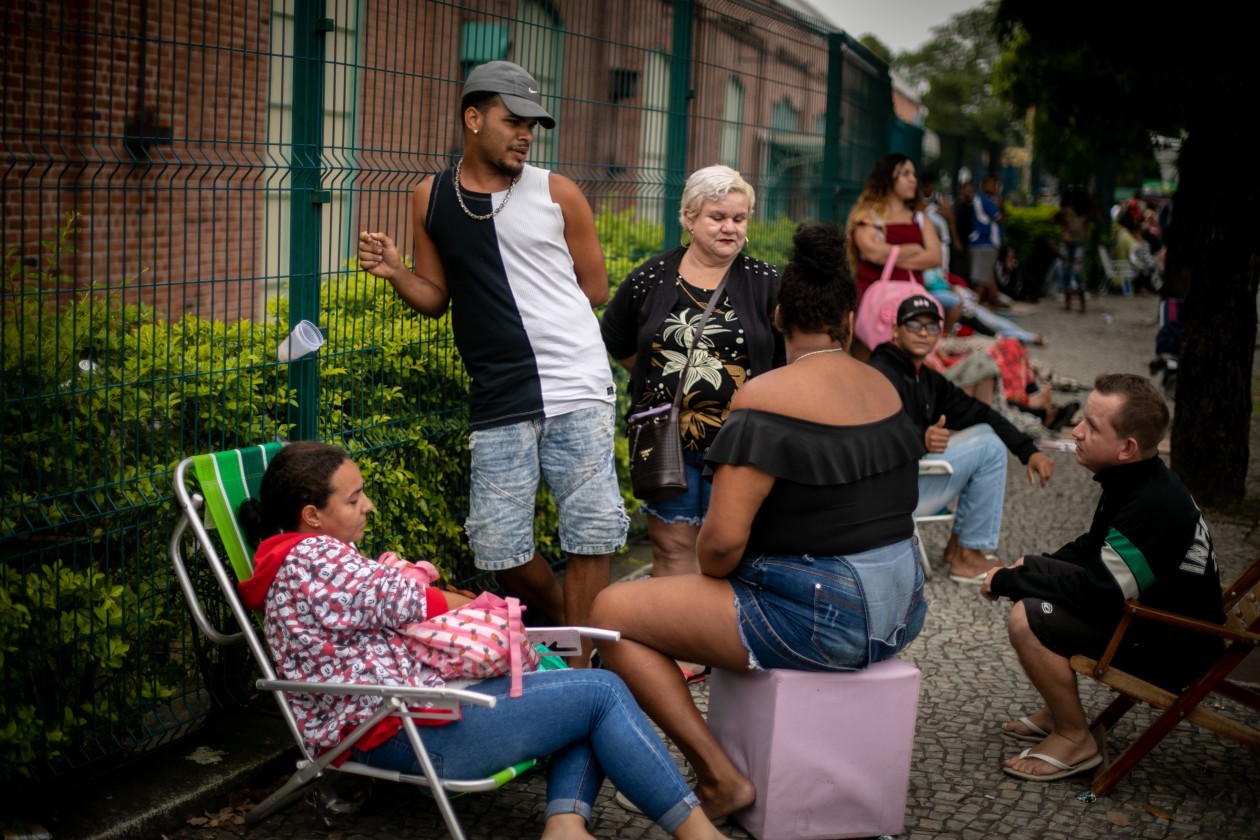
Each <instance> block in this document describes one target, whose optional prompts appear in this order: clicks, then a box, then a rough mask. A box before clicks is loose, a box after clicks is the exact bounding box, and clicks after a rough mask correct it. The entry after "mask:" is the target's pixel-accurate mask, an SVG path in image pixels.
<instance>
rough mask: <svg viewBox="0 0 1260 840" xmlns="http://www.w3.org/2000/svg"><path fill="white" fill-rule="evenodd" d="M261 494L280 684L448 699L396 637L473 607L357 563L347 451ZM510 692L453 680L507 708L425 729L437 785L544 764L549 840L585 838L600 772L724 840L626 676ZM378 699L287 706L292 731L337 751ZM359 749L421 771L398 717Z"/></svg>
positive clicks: (300, 447) (310, 700)
mask: <svg viewBox="0 0 1260 840" xmlns="http://www.w3.org/2000/svg"><path fill="white" fill-rule="evenodd" d="M259 496H260V498H259V499H258V500H250V501H247V502H245V504H243V505H242V506H241V511H240V519H241V523H242V525H244V526H245V528H246V530H247V531H248V532H249V534H250V536H251V537H253V538H255V539H256V540H261V544H260V545H259V549H258V552H257V555H256V561H255V570H254V576H253V577H252V578H250V579H249V580H247V581H244V582H243V583H242V584H241V592H242V596H243V600H244V601H245V602H246V605H247V606H249V607H250V608H252V609H265V615H264V618H265V620H264V630H265V634H266V637H267V642H268V644H269V645H270V647H271V650H272V651H273V653H274V655H275V658H276V662H277V666H278V670H279V673H280V677H281V679H290V680H305V681H311V682H339V683H360V684H380V683H383V684H389V685H415V686H430V687H441V686H442V685H443V681H442V680H441V679H440V678H439V677H438V676H437V674H435V673H434V672H433V671H431V670H429V669H428V668H427V667H425V666H423V665H421V664H420V663H419V662H418V661H417V659H416V657H415V655H414V654H413V652H412V650H411V649H410V648H409V647H408V644H407V642H406V641H405V637H404V636H403V635H402V634H401V633H399V632H397V628H401V627H403V626H405V625H407V624H410V623H411V622H415V621H421V620H423V619H425V618H426V617H430V616H433V615H436V614H438V613H439V612H444V611H446V610H447V609H448V608H453V607H455V606H459V605H462V604H463V603H464V602H465V600H466V599H464V598H463V597H462V596H457V595H455V594H453V593H444V592H440V591H438V590H436V589H433V588H432V587H427V586H426V585H425V583H424V582H423V580H420V579H418V578H417V577H416V576H412V575H408V574H405V573H404V571H403V570H402V569H400V568H398V566H396V565H394V564H391V563H384V562H378V561H377V560H373V559H372V558H370V557H365V556H364V555H362V554H360V553H359V551H358V550H357V549H356V548H355V546H354V543H355V541H356V540H359V539H361V538H362V537H363V531H364V526H365V525H366V523H367V517H368V514H369V513H371V512H372V510H373V505H372V502H371V501H370V500H369V499H368V497H367V494H366V493H364V490H363V478H362V476H361V475H360V473H359V470H358V468H357V467H356V466H355V465H354V462H353V461H351V460H350V459H349V457H348V456H347V455H346V453H344V452H343V451H342V450H340V449H338V448H336V447H334V446H329V445H327V444H322V443H315V442H311V441H303V442H298V443H292V444H290V445H288V446H286V447H284V449H282V450H281V451H280V452H279V454H278V455H277V456H276V457H275V459H274V460H273V461H272V462H271V465H270V466H269V467H268V468H267V472H266V474H265V475H264V476H263V480H262V486H261V489H260V492H259ZM675 673H677V671H676V670H675ZM510 683H511V677H508V676H504V677H496V678H493V679H489V680H483V681H480V682H476V683H473V684H472V685H456V684H453V683H447V685H448V686H449V687H451V688H468V689H470V690H474V691H477V692H481V693H484V694H489V695H492V696H494V697H496V698H497V699H498V700H499V702H498V704H497V705H496V706H495V707H494V708H491V709H487V708H482V707H478V706H468V707H465V708H464V709H462V717H461V719H460V720H457V721H453V722H448V723H445V724H444V725H440V726H434V727H430V728H426V729H425V730H424V743H425V746H426V748H427V751H428V752H429V753H430V755H432V756H433V757H434V762H435V764H436V765H437V766H438V770H439V772H440V773H441V775H442V776H443V777H444V778H448V779H470V778H477V777H480V776H486V775H490V774H492V773H494V772H496V771H498V770H501V769H503V768H504V767H508V766H510V765H512V764H515V763H518V762H521V761H525V760H527V759H530V758H537V757H539V756H544V755H551V762H550V766H549V769H548V803H547V810H546V812H545V814H544V819H545V821H546V822H545V827H544V830H543V834H542V836H543V838H545V840H553V838H554V839H555V840H558V839H559V838H570V837H574V838H586V837H590V836H591V835H590V834H589V833H588V832H587V830H586V822H587V820H588V819H589V817H590V815H591V808H592V806H593V805H594V803H595V797H596V796H597V795H598V793H599V790H600V786H601V784H602V783H603V779H604V774H605V772H607V774H608V776H609V777H611V779H612V781H613V783H614V784H616V785H617V787H618V788H619V789H620V790H621V791H623V792H624V793H625V794H626V795H627V796H628V797H630V799H631V800H633V801H634V803H635V804H636V805H638V806H639V807H640V808H642V810H643V811H644V813H646V814H647V815H648V816H649V817H651V818H652V819H653V820H655V821H656V823H657V824H658V825H660V826H661V828H663V829H664V830H665V831H667V832H670V833H671V834H672V835H673V836H675V837H679V838H693V837H695V838H716V837H720V836H721V835H719V834H718V833H717V830H716V829H715V828H714V827H713V825H712V824H711V823H710V822H709V820H708V819H707V818H706V817H705V814H704V812H703V811H702V810H701V809H700V808H699V807H698V802H697V799H696V797H695V795H694V794H693V793H692V792H691V791H690V790H689V789H688V787H687V784H686V782H685V781H684V779H683V777H682V775H681V774H680V773H679V772H678V769H677V767H676V766H675V764H674V761H673V759H672V758H671V757H670V755H669V752H668V751H667V750H666V749H665V746H664V744H662V743H661V740H660V738H658V737H657V735H656V733H655V732H654V731H653V730H652V727H651V724H650V723H648V720H647V718H646V717H644V715H643V713H642V712H641V711H640V710H639V708H638V707H637V706H636V705H635V703H634V699H633V698H632V697H631V696H630V693H629V692H628V691H627V690H626V687H625V685H624V684H623V683H622V682H621V680H620V678H618V677H616V676H615V675H613V674H610V673H608V672H606V671H590V670H556V671H545V672H537V673H530V674H526V675H525V676H524V680H523V688H524V692H523V695H522V696H520V697H517V698H511V699H509V697H508V693H509V690H510ZM380 702H381V700H380V698H375V697H360V698H355V697H341V696H336V697H334V696H331V695H326V696H324V697H313V696H310V695H302V694H295V695H293V696H292V705H293V709H294V713H295V715H296V716H297V722H298V725H299V727H300V728H301V730H302V732H303V734H304V737H305V738H306V741H307V743H308V744H309V745H310V747H311V749H312V751H313V752H315V753H319V752H322V751H323V750H327V749H329V748H331V747H333V746H335V745H336V744H337V743H338V742H339V741H340V740H341V738H342V733H343V732H346V731H349V730H350V729H352V728H353V727H354V726H355V725H357V724H358V723H360V722H362V721H364V720H366V719H367V718H368V717H370V716H371V715H372V713H373V712H375V711H376V709H377V707H378V706H379V704H380ZM360 744H363V745H364V749H358V745H356V748H355V749H354V750H353V753H354V758H355V760H357V761H360V762H363V763H365V764H370V765H374V766H377V767H381V768H385V769H390V770H401V771H403V772H411V773H417V774H418V773H420V772H421V769H420V767H419V764H418V762H417V760H416V758H415V755H414V753H413V752H412V749H411V746H410V743H409V741H408V740H407V738H406V735H405V733H404V732H402V731H400V727H399V723H398V720H397V718H386V719H385V721H384V722H383V723H382V724H381V727H380V729H379V730H378V731H376V732H373V733H370V734H369V735H367V736H365V737H364V740H363V741H360Z"/></svg>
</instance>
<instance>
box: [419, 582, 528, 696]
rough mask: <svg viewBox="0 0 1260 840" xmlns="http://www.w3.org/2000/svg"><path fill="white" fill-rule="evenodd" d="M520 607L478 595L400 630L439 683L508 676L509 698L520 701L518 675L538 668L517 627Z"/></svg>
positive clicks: (488, 594) (485, 594)
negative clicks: (451, 608) (459, 605)
mask: <svg viewBox="0 0 1260 840" xmlns="http://www.w3.org/2000/svg"><path fill="white" fill-rule="evenodd" d="M523 609H525V608H524V607H522V606H521V602H520V601H518V600H517V599H516V598H508V599H506V600H504V599H503V598H500V597H499V596H498V595H495V594H494V593H493V592H482V593H481V594H480V595H478V596H477V597H476V598H474V599H473V600H472V602H470V603H469V604H466V605H465V606H463V607H460V608H459V609H456V610H452V611H450V612H446V613H442V614H441V615H437V616H434V617H433V618H430V619H426V620H425V621H417V622H414V623H412V624H409V625H407V626H406V627H404V628H403V629H402V631H401V632H402V633H403V634H404V635H406V636H407V637H408V646H409V647H410V648H411V650H412V652H413V653H415V654H416V657H417V658H418V659H419V660H420V661H421V662H423V663H424V664H425V665H428V666H429V667H430V668H432V669H433V670H435V671H437V673H438V676H440V677H442V679H447V680H453V679H462V678H467V679H487V678H489V677H498V676H502V675H504V674H509V673H510V674H511V675H512V689H511V691H510V692H509V696H511V697H520V696H521V675H522V674H523V673H524V672H525V671H533V670H536V669H537V668H538V663H539V661H540V657H539V654H538V651H537V650H535V649H534V646H533V645H531V644H530V643H529V637H528V636H526V634H525V629H524V626H523V625H522V624H521V610H523Z"/></svg>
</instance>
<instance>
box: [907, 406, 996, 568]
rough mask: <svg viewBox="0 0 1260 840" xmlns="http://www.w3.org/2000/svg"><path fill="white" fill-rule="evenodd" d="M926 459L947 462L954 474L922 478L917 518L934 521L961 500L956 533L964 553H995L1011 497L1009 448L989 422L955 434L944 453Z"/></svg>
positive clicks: (955, 524)
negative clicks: (1005, 502)
mask: <svg viewBox="0 0 1260 840" xmlns="http://www.w3.org/2000/svg"><path fill="white" fill-rule="evenodd" d="M924 460H936V461H948V462H949V465H950V466H951V467H953V468H954V474H953V475H921V476H919V505H918V507H916V508H915V509H914V515H915V516H930V515H932V514H934V513H936V512H937V511H939V510H940V509H941V508H943V507H945V506H946V505H947V504H949V501H950V499H952V498H954V497H955V496H957V497H958V508H957V511H956V512H955V515H954V528H953V531H954V533H955V534H957V535H958V543H959V545H961V546H963V547H964V548H971V549H976V550H977V551H992V550H993V549H995V548H997V544H998V535H999V533H1000V532H1001V530H1002V502H1003V500H1004V499H1005V498H1006V445H1005V444H1004V443H1002V440H1001V439H1000V438H999V437H998V436H997V433H996V432H994V431H993V429H992V428H990V427H989V425H988V424H987V423H977V424H976V425H974V426H972V427H970V428H968V429H963V430H962V431H958V432H951V433H950V435H949V445H948V446H946V447H945V451H944V452H942V453H935V454H934V453H929V454H928V455H926V456H925V458H924Z"/></svg>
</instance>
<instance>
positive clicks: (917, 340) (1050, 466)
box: [870, 295, 1054, 584]
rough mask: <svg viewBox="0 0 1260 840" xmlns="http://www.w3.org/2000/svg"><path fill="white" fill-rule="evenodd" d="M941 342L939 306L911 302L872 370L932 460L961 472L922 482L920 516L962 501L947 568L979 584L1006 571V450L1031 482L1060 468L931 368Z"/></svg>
mask: <svg viewBox="0 0 1260 840" xmlns="http://www.w3.org/2000/svg"><path fill="white" fill-rule="evenodd" d="M940 334H941V315H940V309H939V307H938V305H937V304H936V302H935V301H933V300H932V299H931V298H928V297H927V296H926V295H916V296H915V297H912V298H908V299H906V300H905V301H904V302H903V303H902V304H901V306H900V308H898V310H897V324H896V326H895V327H894V328H893V336H892V338H893V340H892V341H890V342H885V343H883V344H881V345H880V346H879V347H876V348H875V352H874V353H872V354H871V359H870V364H871V366H872V367H874V368H875V369H876V370H878V371H879V372H880V373H882V374H884V376H886V377H888V380H889V381H890V382H892V384H893V387H895V388H896V389H897V392H898V393H899V394H900V395H901V401H902V404H903V406H904V407H905V411H906V414H907V415H909V417H910V419H911V420H912V421H913V422H914V423H915V426H916V427H917V428H918V429H919V433H920V434H921V435H922V436H923V442H924V444H925V445H926V446H927V450H928V455H927V457H928V458H934V457H937V456H939V460H943V461H948V462H949V465H950V466H951V467H953V470H954V473H953V475H925V476H920V477H919V503H918V506H917V507H916V509H915V515H916V516H926V515H930V514H933V513H936V512H937V511H938V510H940V509H941V508H943V507H944V506H945V505H946V504H948V503H949V501H950V500H951V499H952V498H954V496H958V509H957V511H956V514H955V516H954V527H953V533H952V534H950V537H949V544H948V545H947V546H946V548H945V562H946V563H948V564H949V577H950V580H953V581H956V582H958V583H975V584H979V583H980V582H981V581H983V580H984V577H985V575H986V574H987V573H988V571H989V569H990V568H992V567H993V566H994V565H1000V564H1001V561H1000V560H998V559H997V557H995V556H994V555H993V554H992V552H993V551H994V550H995V549H996V548H997V544H998V534H999V532H1000V531H1001V528H1002V500H1003V498H1004V497H1005V495H1006V450H1007V449H1009V450H1010V451H1011V452H1013V453H1014V454H1015V455H1016V457H1018V458H1019V460H1020V461H1021V462H1023V463H1024V464H1026V465H1027V466H1028V480H1029V482H1032V481H1034V480H1037V479H1040V481H1041V486H1043V487H1044V486H1045V484H1046V482H1047V481H1049V480H1050V475H1051V473H1053V472H1054V462H1053V461H1051V460H1050V458H1049V457H1047V456H1046V455H1044V454H1043V453H1041V452H1038V451H1037V448H1036V444H1035V443H1034V442H1033V439H1032V438H1030V437H1028V436H1027V435H1025V434H1024V433H1022V432H1020V431H1019V430H1018V429H1016V428H1015V427H1014V426H1012V425H1011V423H1010V422H1009V421H1008V420H1006V418H1004V417H1002V415H1000V414H998V413H997V412H996V411H994V410H993V409H992V408H991V407H990V406H988V405H986V404H985V403H982V402H980V401H979V400H977V399H975V398H974V397H969V396H967V395H966V394H965V393H963V392H962V391H961V390H960V389H959V388H958V387H957V386H955V385H954V384H953V383H951V382H950V381H949V380H947V379H946V378H945V377H944V376H942V375H941V374H939V373H937V372H936V371H934V370H932V369H931V368H929V367H926V366H925V365H924V364H923V360H924V359H926V358H927V356H928V354H930V353H931V352H932V348H933V347H935V346H936V341H937V339H938V338H939V337H940Z"/></svg>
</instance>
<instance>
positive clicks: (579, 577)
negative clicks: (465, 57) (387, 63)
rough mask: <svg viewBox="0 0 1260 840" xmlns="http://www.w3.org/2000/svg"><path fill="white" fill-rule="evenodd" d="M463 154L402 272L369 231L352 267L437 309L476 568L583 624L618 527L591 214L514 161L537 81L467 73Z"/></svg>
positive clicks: (428, 182) (567, 190)
mask: <svg viewBox="0 0 1260 840" xmlns="http://www.w3.org/2000/svg"><path fill="white" fill-rule="evenodd" d="M460 118H461V121H462V125H463V139H464V152H463V155H462V157H461V158H460V159H459V160H458V161H456V162H455V165H454V166H452V167H450V168H448V169H446V170H443V171H442V172H439V173H438V174H437V175H436V176H434V177H432V178H426V179H425V180H424V181H423V182H422V183H421V184H420V185H419V186H418V187H416V188H415V190H414V191H413V192H412V196H411V216H412V225H413V237H414V240H415V268H414V269H412V270H409V269H408V268H407V267H406V266H404V265H403V262H402V260H401V259H400V257H399V254H398V251H397V249H396V248H395V246H394V243H393V241H392V240H391V239H390V238H389V237H388V236H386V235H385V234H383V233H367V232H364V233H363V234H361V235H360V237H359V264H360V265H361V266H362V267H363V268H364V269H365V270H367V271H368V272H370V273H371V274H373V275H375V276H377V277H381V278H384V279H386V280H388V281H389V283H390V284H391V285H392V286H393V287H394V289H395V290H396V291H397V292H398V294H399V295H400V296H401V297H402V298H403V300H405V301H406V302H407V303H408V304H409V305H410V306H411V307H412V308H414V309H416V310H417V311H419V312H421V313H423V314H425V315H429V316H431V317H439V316H441V315H442V314H443V313H444V312H445V311H446V309H447V306H448V305H451V304H453V306H451V327H452V331H453V332H454V337H455V344H456V346H457V347H458V348H459V352H460V356H461V357H462V358H463V360H464V365H465V367H466V368H467V369H468V373H469V375H470V377H471V378H472V388H471V395H470V402H471V421H470V428H471V435H470V437H469V443H468V446H469V450H470V451H471V455H472V469H471V479H470V482H469V483H470V503H469V514H468V520H467V522H466V523H465V525H464V529H465V531H466V532H467V534H468V540H469V543H470V544H471V546H472V549H473V554H474V556H475V558H476V563H477V567H478V568H481V569H485V570H490V571H494V572H496V573H497V574H498V575H499V577H500V579H501V580H502V581H503V583H504V584H505V586H507V587H508V588H509V589H510V590H511V591H513V592H514V593H517V594H519V595H520V596H521V598H522V600H524V601H525V602H526V603H528V604H530V605H531V606H534V607H535V608H536V609H537V610H538V611H539V612H541V613H544V614H545V615H546V617H547V618H550V619H553V620H563V621H565V622H566V623H569V624H576V625H585V624H588V623H589V613H590V605H591V602H592V601H593V600H594V598H595V595H596V594H597V593H598V592H599V591H600V590H601V589H603V588H604V587H605V586H607V585H608V575H609V555H610V554H611V553H612V552H613V551H616V550H617V549H619V548H620V547H621V546H622V545H624V544H625V538H626V531H627V527H628V522H629V520H628V518H627V517H626V513H625V509H624V507H623V505H622V502H621V493H620V489H619V487H618V484H617V476H616V473H615V471H614V467H613V414H614V402H615V391H614V387H613V381H612V373H611V370H610V368H609V365H608V358H607V354H606V353H605V352H604V345H603V341H602V339H601V338H600V333H599V323H598V321H597V320H596V318H595V315H594V313H593V312H592V309H591V308H592V307H594V306H598V305H600V304H602V303H604V302H605V301H606V300H607V299H608V274H607V271H606V269H605V267H604V255H603V251H602V249H601V248H600V244H599V239H598V237H597V236H596V233H595V219H594V216H593V215H592V213H591V208H590V205H589V204H588V203H587V201H586V198H585V196H583V195H582V192H581V190H579V189H578V187H577V185H576V184H574V183H573V182H572V181H571V180H569V179H568V178H565V177H564V176H562V175H557V174H556V173H554V172H548V171H547V170H545V169H538V168H536V167H533V166H530V165H528V164H527V163H525V160H526V157H527V156H528V153H529V148H530V144H531V142H532V140H533V135H534V131H535V130H536V129H537V127H538V126H543V127H545V128H548V129H550V128H554V127H555V120H554V119H553V118H552V116H551V115H550V114H549V113H548V112H547V110H546V109H545V108H544V107H543V106H542V100H541V97H540V95H539V90H538V83H537V82H536V81H535V80H534V78H533V77H532V76H531V75H530V74H529V73H527V72H526V71H525V70H524V69H523V68H521V67H519V66H518V65H516V64H512V63H511V62H507V61H492V62H490V63H488V64H483V65H481V66H479V67H476V68H474V69H473V70H472V72H470V73H469V74H468V78H467V80H466V81H465V83H464V90H463V97H462V99H461V102H460ZM540 477H541V478H545V479H546V481H547V484H548V486H549V487H550V488H551V491H552V495H553V496H554V498H555V500H556V505H557V508H558V509H559V513H560V544H561V547H562V548H563V549H564V551H565V552H567V553H568V555H569V558H570V562H569V565H568V568H567V572H566V575H565V586H564V590H563V591H562V590H561V589H560V586H559V585H558V583H557V582H556V579H555V576H554V575H553V574H552V572H551V568H550V567H549V566H548V565H547V563H546V561H545V560H543V558H542V556H541V555H539V554H538V553H537V552H536V551H535V549H534V535H533V520H534V498H535V493H536V491H537V488H538V482H539V479H540Z"/></svg>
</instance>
